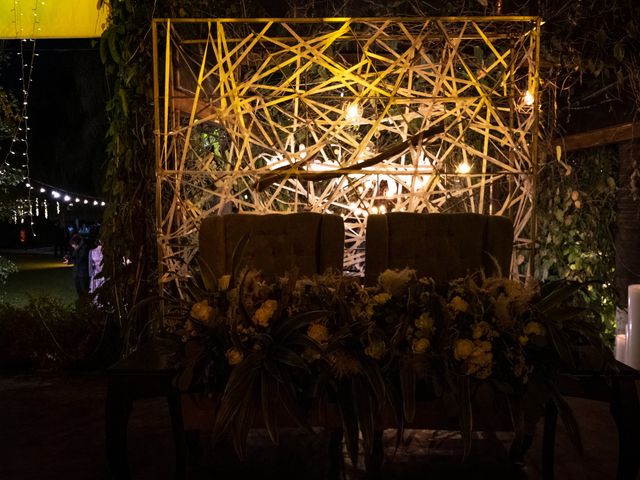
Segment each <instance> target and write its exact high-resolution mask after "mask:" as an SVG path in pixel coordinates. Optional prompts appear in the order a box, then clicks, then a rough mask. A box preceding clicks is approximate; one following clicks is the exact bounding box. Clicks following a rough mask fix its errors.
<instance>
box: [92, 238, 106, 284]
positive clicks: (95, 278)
mask: <svg viewBox="0 0 640 480" xmlns="http://www.w3.org/2000/svg"><path fill="white" fill-rule="evenodd" d="M103 283H104V278H103V277H102V242H101V241H100V240H96V248H94V249H92V250H90V251H89V293H94V292H95V291H96V289H98V287H100V285H102V284H103Z"/></svg>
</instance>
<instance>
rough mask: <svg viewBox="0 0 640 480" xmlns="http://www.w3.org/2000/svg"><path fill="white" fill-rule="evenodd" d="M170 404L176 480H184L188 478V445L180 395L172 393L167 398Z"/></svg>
mask: <svg viewBox="0 0 640 480" xmlns="http://www.w3.org/2000/svg"><path fill="white" fill-rule="evenodd" d="M167 403H168V404H169V416H170V417H171V431H172V433H173V444H174V447H175V450H176V476H175V478H176V480H184V479H185V478H186V477H187V444H186V439H185V432H184V424H183V422H182V406H181V404H180V394H179V393H178V392H175V393H170V394H169V395H168V396H167Z"/></svg>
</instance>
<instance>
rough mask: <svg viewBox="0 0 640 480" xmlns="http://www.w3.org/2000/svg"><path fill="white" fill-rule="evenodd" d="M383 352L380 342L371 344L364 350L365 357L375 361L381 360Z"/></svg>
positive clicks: (383, 346) (381, 342)
mask: <svg viewBox="0 0 640 480" xmlns="http://www.w3.org/2000/svg"><path fill="white" fill-rule="evenodd" d="M384 351H385V344H384V342H383V341H381V340H378V341H374V342H371V343H370V344H369V345H367V347H366V348H365V349H364V353H365V354H366V355H368V356H369V357H371V358H375V359H376V360H377V359H380V358H382V356H383V355H384Z"/></svg>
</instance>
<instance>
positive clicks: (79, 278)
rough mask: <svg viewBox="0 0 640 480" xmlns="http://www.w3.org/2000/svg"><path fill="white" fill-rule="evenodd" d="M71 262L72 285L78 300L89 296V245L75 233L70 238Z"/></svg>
mask: <svg viewBox="0 0 640 480" xmlns="http://www.w3.org/2000/svg"><path fill="white" fill-rule="evenodd" d="M69 244H70V246H71V261H72V262H73V283H74V284H75V287H76V292H77V293H78V298H80V299H81V298H84V297H86V296H87V295H88V294H89V245H87V240H85V239H84V238H82V237H81V236H80V235H78V234H77V233H76V234H74V236H73V237H72V238H71V242H70V243H69Z"/></svg>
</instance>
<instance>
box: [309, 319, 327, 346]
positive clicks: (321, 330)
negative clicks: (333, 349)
mask: <svg viewBox="0 0 640 480" xmlns="http://www.w3.org/2000/svg"><path fill="white" fill-rule="evenodd" d="M307 335H308V336H309V338H311V339H312V340H315V341H316V342H317V343H326V342H328V341H329V330H328V329H327V327H326V326H324V325H323V324H321V323H312V324H311V325H309V328H308V329H307Z"/></svg>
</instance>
